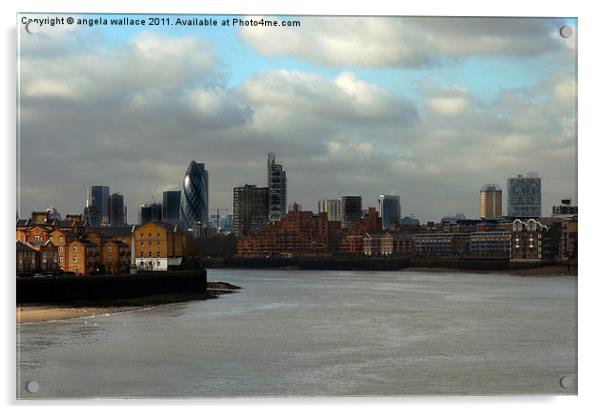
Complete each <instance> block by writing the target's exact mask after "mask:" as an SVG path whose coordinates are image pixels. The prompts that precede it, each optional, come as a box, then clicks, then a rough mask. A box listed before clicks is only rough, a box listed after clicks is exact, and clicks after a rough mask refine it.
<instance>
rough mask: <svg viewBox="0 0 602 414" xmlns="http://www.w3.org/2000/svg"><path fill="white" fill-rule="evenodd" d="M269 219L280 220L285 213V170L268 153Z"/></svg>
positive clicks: (273, 156) (274, 157) (272, 155)
mask: <svg viewBox="0 0 602 414" xmlns="http://www.w3.org/2000/svg"><path fill="white" fill-rule="evenodd" d="M268 188H269V196H268V197H269V216H268V217H269V220H270V221H274V220H280V219H281V218H282V217H284V215H285V214H286V171H284V170H283V169H282V164H276V156H275V155H274V154H273V153H271V152H270V153H269V154H268Z"/></svg>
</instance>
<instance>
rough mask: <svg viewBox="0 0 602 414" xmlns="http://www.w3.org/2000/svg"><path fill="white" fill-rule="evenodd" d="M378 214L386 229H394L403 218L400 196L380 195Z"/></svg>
mask: <svg viewBox="0 0 602 414" xmlns="http://www.w3.org/2000/svg"><path fill="white" fill-rule="evenodd" d="M378 215H379V216H380V218H381V220H382V224H383V229H384V230H394V229H395V226H396V225H397V224H399V220H400V218H401V204H400V203H399V196H395V195H383V194H381V195H380V196H379V197H378Z"/></svg>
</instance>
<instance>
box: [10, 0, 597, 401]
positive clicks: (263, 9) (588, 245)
mask: <svg viewBox="0 0 602 414" xmlns="http://www.w3.org/2000/svg"><path fill="white" fill-rule="evenodd" d="M393 3H394V2H391V1H386V0H370V1H362V2H349V1H328V0H305V1H303V2H300V1H289V2H284V1H262V0H256V1H252V2H250V1H245V0H229V1H222V2H209V1H196V2H187V1H184V0H172V1H169V2H164V1H162V2H160V1H145V2H144V3H142V2H140V3H138V4H133V3H126V2H123V1H118V0H105V1H102V2H100V1H84V2H82V1H79V2H75V1H64V0H63V1H61V0H59V1H53V2H52V3H48V2H43V1H41V0H40V1H33V0H22V1H17V0H11V1H10V2H9V1H4V2H2V3H1V6H0V7H2V14H1V17H0V18H1V19H2V29H3V34H4V36H3V40H4V41H3V42H2V58H3V61H4V62H5V64H4V65H2V67H3V69H2V70H3V76H2V83H3V88H2V90H3V91H4V94H5V95H4V97H3V99H2V100H1V105H2V117H3V123H2V125H4V126H5V134H4V139H3V143H4V151H2V155H3V157H4V160H3V161H4V162H3V163H2V166H3V169H4V171H3V177H4V180H5V183H4V186H3V188H4V189H5V192H4V194H5V197H4V201H3V202H2V203H0V205H1V209H2V214H1V217H2V233H1V234H2V235H3V237H2V241H3V246H2V247H3V248H2V249H1V251H2V253H1V254H2V259H4V260H2V263H4V270H5V271H4V272H3V274H2V276H3V279H4V289H3V293H4V301H3V306H2V310H3V318H2V319H3V323H5V324H3V333H4V335H3V337H4V340H3V341H2V347H3V351H4V352H3V356H4V357H5V358H6V359H5V361H6V363H5V364H3V366H4V367H6V368H5V370H4V372H3V374H4V375H2V387H1V389H2V392H3V396H4V398H3V402H4V403H5V404H7V405H15V401H14V396H15V371H14V361H15V359H14V358H15V350H14V341H15V322H14V320H15V319H14V316H15V315H14V306H13V304H14V294H13V292H14V278H12V277H11V275H13V274H14V244H13V243H14V241H13V234H14V233H13V232H14V217H15V216H14V214H15V206H14V203H15V179H16V176H15V168H16V167H15V156H14V154H15V150H16V148H15V94H14V93H15V73H16V68H15V53H16V49H15V41H16V35H15V29H14V27H15V21H16V16H15V13H16V12H17V11H24V12H32V11H38V12H74V11H77V12H118V13H126V12H144V13H214V14H218V13H232V14H251V13H252V14H334V15H342V14H346V15H350V14H351V15H352V14H356V15H386V14H393V15H456V16H474V15H480V16H495V15H498V16H517V15H518V16H563V17H578V18H579V28H578V31H579V83H580V85H583V86H584V87H580V88H579V109H580V111H579V137H580V142H579V178H580V184H581V185H580V188H582V189H586V190H585V191H581V194H580V195H579V204H580V208H581V216H582V219H581V223H582V225H581V228H580V233H581V234H580V237H579V238H580V252H579V256H580V262H581V268H580V272H579V274H580V279H579V361H580V363H579V397H556V398H552V397H536V398H524V397H507V398H502V397H493V398H491V397H476V398H450V397H444V398H409V399H408V398H406V399H363V398H362V399H330V400H325V399H309V400H298V399H280V400H263V399H260V400H204V401H203V400H201V401H183V402H182V401H177V400H174V401H172V400H169V401H144V400H135V401H125V402H124V401H107V400H103V401H86V400H84V401H77V402H74V403H68V402H63V401H61V402H56V403H52V402H50V403H48V402H46V403H31V404H24V403H21V402H18V403H16V404H17V405H20V406H23V405H25V406H26V407H25V410H26V411H29V410H33V409H36V408H38V407H37V406H38V405H50V407H49V408H48V409H49V410H50V412H55V411H56V412H58V411H59V410H60V412H64V411H65V410H67V411H75V410H77V411H80V410H81V408H80V407H77V406H76V405H74V404H77V405H93V406H92V407H88V408H86V410H92V411H93V412H100V411H101V410H102V411H104V410H106V408H105V407H103V406H104V405H144V404H151V405H152V407H146V408H144V409H145V410H150V411H151V412H153V411H156V412H161V411H163V410H164V409H165V405H178V406H179V408H180V409H183V410H186V411H191V412H192V411H193V410H194V411H195V412H196V411H198V408H197V407H195V406H194V405H197V404H203V405H207V406H209V407H207V408H209V409H210V410H212V411H222V410H223V409H226V410H228V411H229V410H231V409H241V408H242V406H243V405H248V407H246V408H245V410H250V411H251V412H261V413H264V412H280V411H281V410H282V408H283V407H282V405H286V406H287V407H286V410H287V411H291V412H305V411H306V410H308V409H311V410H312V411H313V410H318V411H324V412H326V411H331V410H332V409H333V408H335V409H336V408H343V409H345V411H351V412H360V411H365V410H366V409H367V408H372V407H373V406H374V408H377V409H378V410H379V411H383V412H398V411H399V410H409V412H412V411H413V410H417V409H419V410H422V409H426V410H427V411H431V410H433V411H434V410H437V409H443V410H445V411H449V410H451V411H452V412H454V411H458V412H460V411H461V412H462V413H471V412H475V413H476V412H478V413H481V412H482V411H483V409H486V410H487V411H488V412H493V413H496V412H504V413H506V412H507V411H509V410H516V409H517V408H520V409H522V408H524V409H528V410H529V411H532V412H545V413H555V412H562V413H567V412H569V410H570V411H573V410H575V409H577V410H580V411H581V410H582V411H590V409H593V407H595V406H596V405H598V406H600V404H599V402H598V401H597V398H596V397H597V393H598V388H599V386H598V384H600V382H601V381H600V380H599V375H600V374H599V372H600V357H599V355H600V353H601V350H600V348H599V346H598V345H599V341H598V340H597V339H598V337H599V335H598V334H597V330H598V327H599V326H600V323H599V322H598V321H597V317H598V315H600V312H599V306H596V305H597V304H598V303H600V300H599V299H598V295H599V292H601V291H602V290H601V289H600V278H601V277H602V276H601V275H599V272H596V270H597V269H596V268H595V267H594V263H593V258H594V257H595V254H596V251H595V250H594V249H596V247H597V246H596V243H597V242H598V238H597V237H596V238H594V237H593V231H594V228H597V227H599V225H598V223H597V220H599V217H601V215H600V213H599V211H596V213H597V214H595V213H594V211H593V209H594V208H596V207H598V206H602V204H601V203H600V202H599V201H600V200H599V197H600V196H599V194H600V191H599V190H598V189H597V187H599V185H596V184H597V183H596V181H597V180H596V178H597V176H599V175H600V172H599V169H598V168H596V166H597V164H598V163H599V160H598V159H599V154H600V151H597V150H599V149H600V146H599V139H600V138H601V136H600V133H599V130H600V128H599V123H598V122H596V121H597V120H598V119H597V118H599V115H598V114H597V112H598V111H599V105H597V102H598V100H599V94H600V87H599V86H600V83H599V80H598V78H599V76H600V75H599V74H600V73H602V68H600V58H599V44H598V43H599V39H602V34H601V33H600V18H601V17H600V15H599V14H598V13H596V9H595V7H594V6H593V4H595V2H591V1H589V2H588V1H577V0H572V1H546V2H527V1H524V0H520V1H519V0H506V1H501V0H498V2H496V3H494V4H492V3H491V2H483V1H469V0H454V1H449V2H438V1H434V0H421V1H419V2H412V4H406V3H401V2H400V3H399V4H398V5H393ZM594 111H596V112H594ZM584 215H585V216H584ZM9 265H10V267H9ZM62 405H67V407H64V408H63V407H60V406H62ZM10 409H14V407H10Z"/></svg>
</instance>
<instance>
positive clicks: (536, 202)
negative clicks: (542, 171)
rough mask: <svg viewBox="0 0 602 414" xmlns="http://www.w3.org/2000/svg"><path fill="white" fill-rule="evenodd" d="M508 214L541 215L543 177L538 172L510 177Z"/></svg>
mask: <svg viewBox="0 0 602 414" xmlns="http://www.w3.org/2000/svg"><path fill="white" fill-rule="evenodd" d="M507 190H508V216H510V217H541V178H540V177H539V175H538V174H537V173H527V176H526V177H523V176H522V175H521V174H519V175H518V176H516V177H513V178H508V189H507Z"/></svg>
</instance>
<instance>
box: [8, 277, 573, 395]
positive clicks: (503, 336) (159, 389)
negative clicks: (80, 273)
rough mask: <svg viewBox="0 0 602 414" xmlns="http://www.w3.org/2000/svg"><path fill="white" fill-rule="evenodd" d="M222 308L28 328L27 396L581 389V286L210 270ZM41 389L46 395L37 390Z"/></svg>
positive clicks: (23, 335)
mask: <svg viewBox="0 0 602 414" xmlns="http://www.w3.org/2000/svg"><path fill="white" fill-rule="evenodd" d="M208 278H209V280H212V281H227V282H230V283H233V284H236V285H239V286H241V287H243V289H242V290H240V291H238V292H237V293H234V294H229V295H223V296H221V297H220V298H219V299H215V300H207V301H194V302H187V303H178V304H169V305H161V306H156V307H151V308H146V309H139V310H135V311H130V312H125V313H115V314H110V315H109V316H101V317H95V318H80V319H71V320H63V321H51V322H38V323H30V324H23V325H21V326H19V327H18V328H17V342H18V344H17V359H18V361H17V363H18V367H17V368H18V375H17V377H18V378H17V381H18V384H17V393H18V397H19V398H91V397H106V398H122V397H142V398H166V397H180V398H181V397H233V396H352V395H353V396H381V395H383V396H395V395H408V394H410V395H415V394H426V395H433V394H575V393H576V385H575V382H574V381H567V382H566V383H565V384H564V385H565V387H566V384H567V383H568V384H569V386H568V387H566V388H563V387H562V386H561V378H562V377H566V378H569V379H575V378H576V373H577V372H576V371H577V361H576V360H577V355H576V347H577V345H576V342H577V332H576V331H577V319H576V318H577V315H576V305H577V304H576V296H577V279H576V278H575V277H564V276H555V277H517V276H511V275H504V274H495V273H490V274H487V273H483V274H480V273H460V272H450V273H429V272H415V273H414V272H360V271H354V272H346V271H311V272H310V271H300V270H246V269H245V270H243V269H219V270H217V269H210V270H208ZM29 381H36V382H37V383H38V384H39V390H38V391H37V392H36V393H30V392H27V391H26V389H25V384H26V383H27V382H29Z"/></svg>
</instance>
